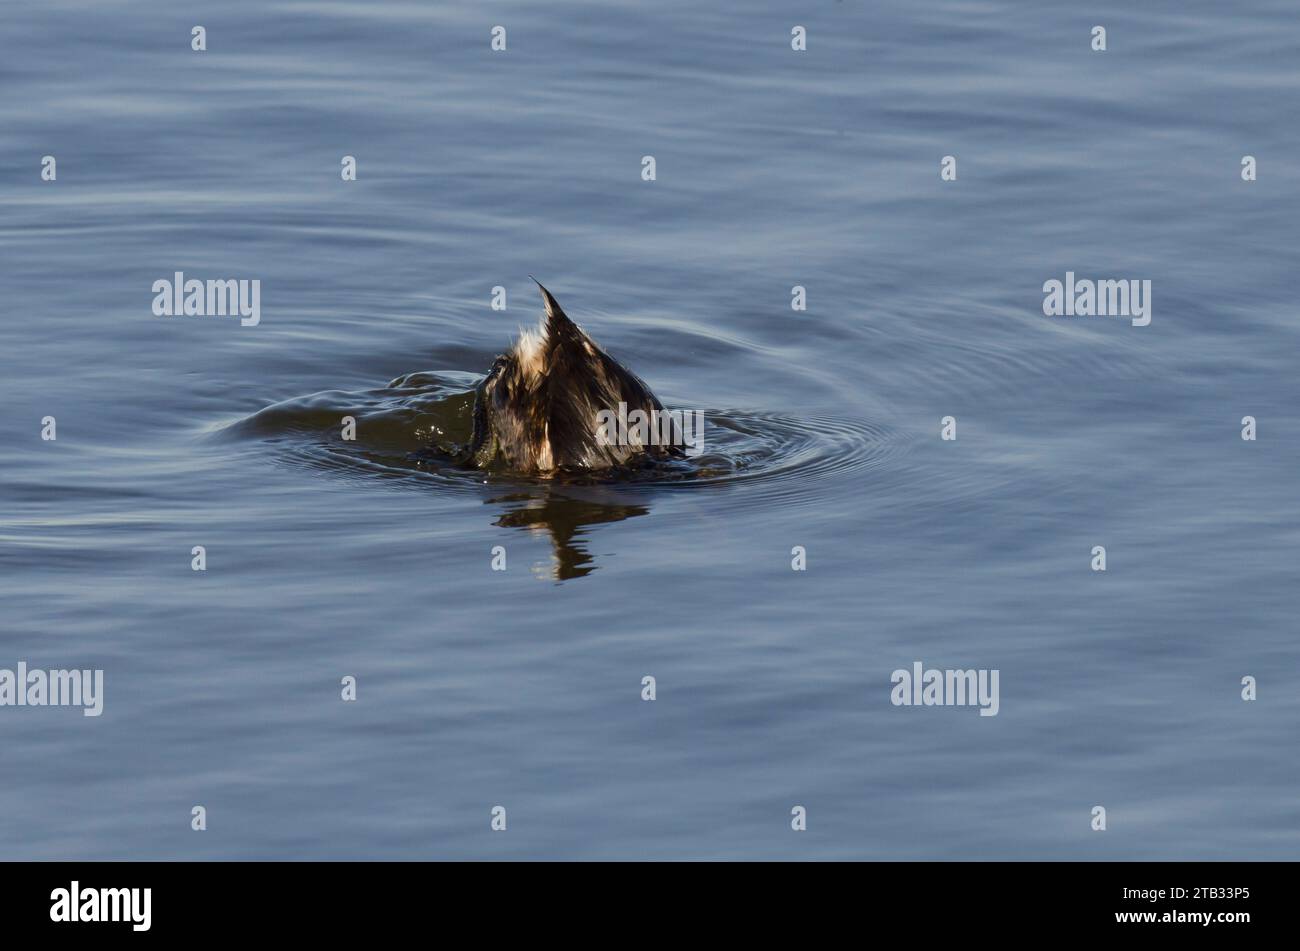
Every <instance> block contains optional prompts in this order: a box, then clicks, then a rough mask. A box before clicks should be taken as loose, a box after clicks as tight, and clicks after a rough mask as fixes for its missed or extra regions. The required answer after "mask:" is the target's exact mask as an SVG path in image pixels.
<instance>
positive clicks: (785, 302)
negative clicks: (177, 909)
mask: <svg viewBox="0 0 1300 951" xmlns="http://www.w3.org/2000/svg"><path fill="white" fill-rule="evenodd" d="M195 24H201V25H203V26H205V27H206V29H207V45H208V49H207V51H205V52H194V51H192V50H191V49H190V29H191V27H192V26H194V25H195ZM497 24H501V25H504V26H505V27H506V29H507V49H506V51H504V52H493V51H492V50H491V49H490V48H489V42H490V30H491V28H492V27H493V26H494V25H497ZM796 24H799V25H803V26H806V28H807V33H808V44H807V45H808V48H807V50H806V51H805V52H795V51H793V50H792V49H791V47H790V31H791V28H792V27H793V26H794V25H796ZM1096 24H1102V25H1105V26H1106V27H1107V29H1108V37H1107V45H1108V48H1107V50H1106V51H1105V52H1094V51H1092V50H1091V49H1090V39H1091V38H1090V30H1091V28H1092V27H1093V26H1094V25H1096ZM0 37H3V39H0V49H2V50H3V54H4V55H3V57H2V58H0V88H2V89H3V96H0V128H3V130H4V132H3V135H0V210H2V212H3V214H2V216H0V288H3V297H2V298H0V334H2V336H0V407H2V410H0V447H3V448H2V449H0V596H2V598H3V606H4V610H3V619H4V623H3V625H2V626H0V668H10V669H12V668H14V667H15V666H16V664H17V663H18V662H19V661H26V662H27V663H28V664H29V665H30V666H32V667H42V668H60V667H66V668H74V667H75V668H102V669H103V670H104V678H105V699H104V712H103V714H102V716H100V717H98V718H88V717H83V716H82V715H81V713H80V712H79V711H77V710H75V709H66V708H53V707H44V708H41V707H22V708H19V707H11V706H7V707H0V775H2V777H3V782H0V857H3V858H9V859H76V858H85V859H130V858H145V859H174V858H181V859H185V858H195V859H233V858H274V859H292V858H382V859H399V858H400V859H417V858H584V859H585V858H628V859H632V858H691V859H716V858H780V859H803V858H839V859H843V858H867V859H920V858H938V859H990V858H991V859H1028V858H1048V859H1116V858H1118V859H1138V858H1143V859H1209V858H1217V859H1266V858H1267V859H1286V858H1294V857H1295V855H1296V851H1297V846H1298V845H1300V801H1298V800H1297V798H1296V795H1295V791H1296V789H1297V786H1300V761H1297V758H1296V756H1295V755H1294V752H1295V738H1296V735H1297V727H1300V699H1298V690H1297V683H1300V648H1298V646H1297V629H1296V621H1295V619H1296V617H1297V615H1298V614H1300V586H1298V585H1297V584H1296V578H1295V572H1296V566H1297V559H1296V554H1297V549H1298V548H1300V517H1298V516H1297V493H1296V487H1297V482H1296V472H1297V462H1298V461H1300V449H1298V448H1297V447H1300V375H1298V374H1297V372H1296V362H1297V357H1298V356H1300V332H1298V330H1297V327H1298V318H1300V314H1298V313H1297V304H1296V294H1295V287H1294V282H1295V276H1296V274H1297V272H1298V270H1300V268H1298V266H1297V265H1300V260H1298V254H1297V250H1296V248H1297V240H1296V235H1297V231H1296V226H1295V224H1294V221H1295V217H1296V212H1297V210H1298V209H1300V204H1298V203H1297V201H1298V199H1300V161H1298V159H1297V156H1300V71H1298V66H1300V15H1298V14H1297V10H1296V8H1295V5H1294V4H1293V3H1290V2H1286V0H1276V2H1253V3H1248V4H1232V5H1222V4H1202V3H1197V4H1187V3H1174V2H1155V3H1145V4H1141V5H1140V6H1135V5H1133V4H1130V3H1117V2H1109V3H1098V4H1092V5H1089V9H1086V10H1085V9H1083V8H1080V7H1078V6H1077V5H1069V4H1027V3H1002V2H940V3H926V4H919V3H912V2H898V3H872V4H865V3H861V2H838V3H830V2H819V3H815V4H814V3H805V4H795V5H790V4H778V3H775V2H771V0H762V2H757V3H743V4H739V3H737V4H729V5H722V6H714V5H700V4H697V3H683V2H675V0H674V2H669V3H663V4H655V5H652V6H645V5H638V4H631V3H605V4H586V3H572V2H555V3H547V4H544V5H539V4H536V3H493V4H491V5H486V6H485V5H483V4H475V3H456V4H443V3H439V4H433V3H416V2H409V3H397V2H370V3H361V2H342V0H338V2H256V3H254V2H228V3H223V4H220V5H217V6H213V5H211V4H199V3H178V2H161V0H151V2H140V3H133V4H129V5H105V4H101V3H89V2H84V3H81V2H78V3H56V2H50V3H42V4H6V5H4V6H3V7H0ZM45 155H53V156H54V157H55V158H56V160H57V179H56V180H55V181H52V182H48V181H42V180H41V175H40V172H41V159H42V156H45ZM344 155H352V156H355V157H356V159H357V168H358V178H357V180H356V181H353V182H345V181H343V180H342V178H341V175H340V167H341V166H340V162H341V159H342V157H343V156H344ZM646 155H653V156H654V157H655V160H656V179H655V180H654V181H651V182H648V181H643V180H642V178H641V169H642V161H641V160H642V157H643V156H646ZM945 155H952V156H955V157H956V159H957V162H958V176H957V180H956V181H948V182H945V181H941V180H940V174H939V170H940V168H939V164H940V160H941V158H942V157H943V156H945ZM1243 155H1253V156H1255V157H1256V159H1257V161H1258V180H1257V181H1254V182H1245V181H1243V180H1242V178H1241V174H1240V171H1241V165H1240V163H1241V158H1242V156H1243ZM175 271H183V272H185V273H186V275H187V276H189V277H197V278H200V279H207V278H245V279H258V280H260V281H261V282H262V285H261V286H262V301H261V323H260V324H259V325H257V326H256V327H243V326H240V324H239V323H238V321H236V320H232V319H230V318H196V317H190V318H184V317H180V318H166V317H156V316H154V314H153V313H152V311H151V302H152V300H153V296H154V295H153V292H152V290H151V286H152V284H153V282H154V281H155V280H159V279H170V278H171V276H172V274H173V273H174V272H175ZM1066 271H1073V272H1075V273H1076V274H1077V275H1079V276H1080V277H1091V278H1114V279H1129V278H1133V279H1143V280H1150V281H1151V282H1152V288H1153V290H1152V320H1151V323H1150V325H1149V326H1146V327H1134V326H1132V325H1131V324H1130V322H1129V321H1128V320H1116V319H1111V318H1056V317H1046V316H1044V314H1043V310H1042V304H1043V291H1042V286H1043V283H1044V282H1045V281H1048V280H1051V279H1063V278H1064V275H1065V273H1066ZM529 274H534V275H536V276H537V277H538V278H539V279H541V280H542V281H543V282H544V283H546V284H547V285H548V286H549V287H550V289H551V290H552V291H553V292H554V293H555V294H556V296H557V297H558V298H559V300H560V301H561V303H562V304H563V305H564V306H565V308H566V309H567V311H568V313H569V314H570V316H572V317H573V318H574V319H575V320H577V321H578V322H579V323H580V324H582V325H583V326H584V327H585V328H586V329H587V330H588V331H589V332H590V333H591V334H592V335H593V336H594V337H595V338H596V339H597V340H599V341H600V342H601V344H602V345H604V346H605V347H606V348H607V349H608V350H609V351H610V352H611V353H613V354H614V355H615V356H616V357H618V358H620V359H621V360H623V361H624V362H625V363H627V364H628V365H630V366H631V367H632V368H634V369H635V370H636V371H637V373H638V374H640V375H641V376H642V377H644V378H645V379H646V380H647V381H648V382H649V383H650V385H651V386H652V387H653V388H654V389H655V391H656V392H657V393H658V395H659V396H660V398H661V399H663V400H664V402H665V403H666V404H668V405H670V406H673V407H681V408H691V409H696V408H698V409H704V410H705V411H706V418H707V419H708V420H709V427H710V428H709V429H708V430H706V440H710V441H711V444H710V445H711V449H710V455H709V458H708V466H707V467H706V470H704V471H702V472H701V473H700V474H699V475H697V476H694V477H691V478H687V479H684V480H681V481H678V482H644V483H632V484H620V485H564V484H554V485H548V484H545V483H540V482H528V481H519V480H510V479H502V478H492V479H484V478H483V477H482V476H478V475H474V474H468V473H463V472H461V473H458V472H450V471H438V470H429V469H425V468H416V467H414V466H412V465H411V464H410V463H409V462H408V461H407V459H406V454H407V453H408V452H409V451H410V450H412V449H415V448H418V447H419V445H420V444H421V442H422V441H423V439H424V438H426V436H427V429H428V426H429V425H431V424H433V425H440V426H441V425H444V424H445V425H454V424H455V422H456V420H458V419H463V412H464V407H463V405H461V404H460V403H456V402H455V401H454V399H453V391H455V390H457V389H458V388H460V389H468V388H469V387H471V386H472V385H473V383H474V381H475V380H476V379H477V377H478V375H481V374H482V373H483V372H485V371H486V369H487V368H488V366H489V365H490V363H491V361H492V358H493V356H494V355H495V354H496V353H498V352H500V351H501V350H502V349H504V348H505V347H506V346H507V345H508V344H509V342H510V340H511V338H512V336H513V335H514V334H515V333H516V331H517V329H518V328H519V327H520V326H521V325H532V324H533V323H534V321H535V320H536V317H537V315H538V313H539V312H540V301H539V300H538V298H537V296H536V291H535V289H534V288H533V286H532V284H531V282H530V281H529V280H528V275H529ZM497 285H500V286H502V287H504V288H505V289H506V291H507V303H508V307H507V309H506V310H505V311H495V310H493V309H492V308H491V307H490V306H489V305H490V299H491V294H492V288H493V287H494V286H497ZM794 285H801V286H803V287H805V288H806V290H807V301H808V307H807V310H806V311H802V312H800V311H794V310H792V308H791V288H792V287H793V286H794ZM415 372H419V373H422V374H425V375H424V376H421V377H417V378H415V380H416V383H415V384H414V385H411V386H407V387H405V388H403V387H397V388H392V387H388V386H387V384H388V383H389V382H390V381H391V380H394V379H395V378H398V377H402V376H403V375H405V374H409V373H415ZM268 407H271V408H270V409H268ZM349 413H351V414H353V415H355V416H356V418H357V419H358V420H359V435H358V439H357V441H356V442H355V443H344V442H342V441H341V439H340V438H339V420H340V419H341V417H342V416H343V415H347V414H349ZM1247 415H1249V416H1253V417H1255V418H1256V420H1257V425H1258V438H1257V439H1256V440H1254V441H1245V440H1243V439H1242V438H1241V429H1242V424H1241V419H1242V417H1244V416H1247ZM46 416H54V417H55V418H56V420H57V439H55V440H53V441H50V440H43V439H42V438H41V428H42V425H41V420H42V418H43V417H46ZM945 416H953V417H955V419H956V426H957V439H956V440H952V441H946V440H943V439H941V438H940V428H941V427H940V420H941V419H942V418H943V417H945ZM196 545H202V546H204V547H205V549H206V552H207V570H206V571H203V572H198V571H193V570H191V549H192V548H193V547H194V546H196ZM1096 545H1101V546H1104V547H1105V548H1106V551H1107V570H1106V571H1105V572H1099V571H1093V570H1091V567H1090V562H1091V560H1092V555H1091V552H1092V549H1093V547H1094V546H1096ZM494 546H502V547H503V548H504V549H505V552H506V556H507V570H505V571H504V572H502V571H493V570H492V568H491V562H492V549H493V547H494ZM795 546H803V548H804V549H805V550H806V552H807V569H806V570H805V571H794V570H792V568H791V559H792V555H791V550H792V548H794V547H795ZM915 661H921V662H923V663H924V664H925V665H926V666H927V667H935V668H983V669H997V670H999V671H1000V684H1001V696H1000V710H999V713H998V715H996V716H989V717H982V716H979V715H978V713H977V710H976V709H975V708H973V707H958V706H936V707H901V706H894V705H893V704H891V702H890V675H891V673H892V672H893V671H894V670H895V669H896V668H910V667H911V665H912V664H913V662H915ZM646 675H650V676H653V677H655V678H656V683H657V699H655V700H654V701H653V702H647V701H643V700H642V699H641V690H642V687H641V681H642V678H643V677H644V676H646ZM345 676H353V677H355V678H356V680H357V692H358V693H357V700H356V701H355V702H344V701H343V700H342V699H341V697H340V691H341V689H342V688H341V686H340V681H341V679H342V678H343V677H345ZM1246 676H1252V677H1255V678H1257V681H1258V699H1257V700H1255V701H1253V702H1247V701H1244V700H1243V699H1242V697H1241V690H1242V688H1241V680H1242V678H1243V677H1246ZM196 805H202V806H204V807H205V808H206V810H207V829H206V830H205V831H202V832H196V831H194V830H192V829H191V810H192V808H193V807H194V806H196ZM497 805H501V806H504V807H505V809H506V810H507V815H508V826H507V829H506V831H504V832H494V831H493V830H492V829H491V827H490V820H491V812H490V811H491V810H492V808H493V807H494V806H497ZM796 805H802V806H804V807H806V809H807V815H808V820H807V825H808V827H807V831H804V832H795V831H792V829H791V809H792V808H793V807H794V806H796ZM1097 805H1101V806H1104V807H1105V809H1106V811H1107V829H1106V830H1105V831H1104V832H1097V831H1094V830H1093V829H1092V827H1091V822H1092V809H1093V807H1094V806H1097Z"/></svg>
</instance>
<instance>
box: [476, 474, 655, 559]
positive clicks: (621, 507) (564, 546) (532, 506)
mask: <svg viewBox="0 0 1300 951" xmlns="http://www.w3.org/2000/svg"><path fill="white" fill-rule="evenodd" d="M502 503H504V504H506V505H509V506H511V508H509V509H508V510H507V511H506V512H504V513H502V515H501V516H500V518H498V519H497V520H496V522H495V523H493V524H496V525H499V526H501V527H502V528H522V529H526V530H528V531H532V532H542V531H544V532H546V533H547V534H549V535H550V539H551V548H552V563H551V566H550V569H549V571H546V570H543V571H542V572H541V573H542V574H543V576H544V577H550V578H553V579H555V580H556V581H567V580H569V579H570V578H581V577H582V576H583V575H589V574H591V573H592V572H593V571H595V570H596V569H597V568H598V567H599V565H597V564H596V560H595V558H594V557H593V556H592V554H591V553H590V552H589V551H588V550H587V545H586V541H587V539H586V536H587V530H586V529H587V526H588V525H596V524H599V523H601V522H621V521H622V520H623V519H625V518H635V517H636V516H638V515H647V514H649V512H650V509H649V507H648V506H646V505H637V504H633V503H630V502H627V501H626V500H623V499H620V498H619V497H618V495H617V493H616V492H615V491H614V490H608V489H599V488H584V489H578V488H576V487H575V488H566V489H563V490H560V489H558V488H553V487H550V486H547V487H540V488H538V489H537V490H536V491H534V492H522V493H515V494H512V495H502V496H497V497H496V498H492V499H489V500H488V504H502Z"/></svg>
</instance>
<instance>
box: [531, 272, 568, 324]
mask: <svg viewBox="0 0 1300 951" xmlns="http://www.w3.org/2000/svg"><path fill="white" fill-rule="evenodd" d="M528 276H529V278H531V279H532V282H533V283H534V284H536V285H537V289H538V290H539V291H541V292H542V303H543V304H545V305H546V316H547V317H554V316H556V315H557V314H558V315H559V316H561V317H565V316H567V315H566V314H565V313H564V311H563V310H562V309H561V308H560V303H559V301H557V300H556V299H555V297H554V296H553V295H552V294H551V292H550V291H548V290H547V289H546V288H545V287H544V286H543V285H542V282H541V281H539V280H538V279H537V278H535V277H533V276H532V275H531V274H529V275H528Z"/></svg>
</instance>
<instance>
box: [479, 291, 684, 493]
mask: <svg viewBox="0 0 1300 951" xmlns="http://www.w3.org/2000/svg"><path fill="white" fill-rule="evenodd" d="M534 282H535V283H537V286H538V287H539V288H540V289H541V292H542V303H543V304H544V305H545V308H546V312H545V314H544V315H543V317H542V321H541V324H540V325H539V326H538V328H537V329H536V330H535V331H529V330H524V331H522V332H521V333H520V335H519V339H518V341H517V342H516V343H515V345H514V346H513V347H512V348H511V349H510V351H509V352H507V353H504V354H502V355H500V356H498V357H497V358H496V360H495V361H494V362H493V364H492V369H491V370H490V371H489V372H488V375H487V377H486V378H485V379H484V380H483V382H482V383H480V384H479V386H478V389H477V390H476V392H475V396H474V435H473V438H472V439H471V441H470V444H469V446H468V447H467V450H466V455H467V457H468V460H469V461H471V462H472V463H473V464H474V465H476V466H478V467H479V468H481V469H486V470H508V471H511V472H516V473H521V474H526V475H540V476H551V475H554V474H556V473H559V472H599V471H603V470H611V469H618V468H625V467H632V466H637V465H640V464H643V463H646V462H649V461H654V460H662V459H668V458H675V457H679V456H681V455H683V448H682V442H683V440H682V433H681V429H680V427H679V426H677V425H676V424H675V423H674V422H673V421H672V418H671V416H670V415H669V414H667V413H665V412H664V409H663V404H661V403H660V402H659V400H658V399H657V398H656V397H655V395H654V393H652V392H650V387H648V386H646V384H645V383H644V382H643V381H642V380H641V379H640V378H639V377H638V376H637V375H636V374H635V373H633V372H632V371H630V370H628V369H627V368H626V367H624V366H623V365H622V364H620V363H619V362H618V361H617V360H615V359H614V358H613V357H611V356H610V355H609V354H607V353H606V352H605V351H604V350H602V349H601V348H600V346H599V345H598V344H597V343H596V341H594V340H592V339H591V337H589V336H587V334H586V333H585V332H584V331H583V330H582V328H581V327H579V326H578V325H577V324H575V323H574V322H573V321H572V320H570V319H569V317H568V315H567V314H565V312H564V311H563V309H561V307H560V305H559V303H558V302H557V301H556V300H555V298H554V297H553V296H552V295H551V292H550V291H548V290H547V289H546V288H545V287H542V285H541V283H539V282H536V281H534ZM637 411H640V413H641V414H643V418H644V419H647V420H650V421H652V422H651V423H650V425H649V427H645V428H642V429H640V430H638V429H637V427H635V426H633V427H624V426H619V427H614V426H611V425H610V423H609V421H610V419H611V417H612V416H619V418H622V419H627V418H631V419H636V416H635V415H634V414H635V413H636V412H637ZM661 420H667V421H668V422H667V423H658V422H657V421H661ZM629 431H630V433H631V436H630V438H628V436H627V433H628V432H629ZM665 437H666V438H665Z"/></svg>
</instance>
